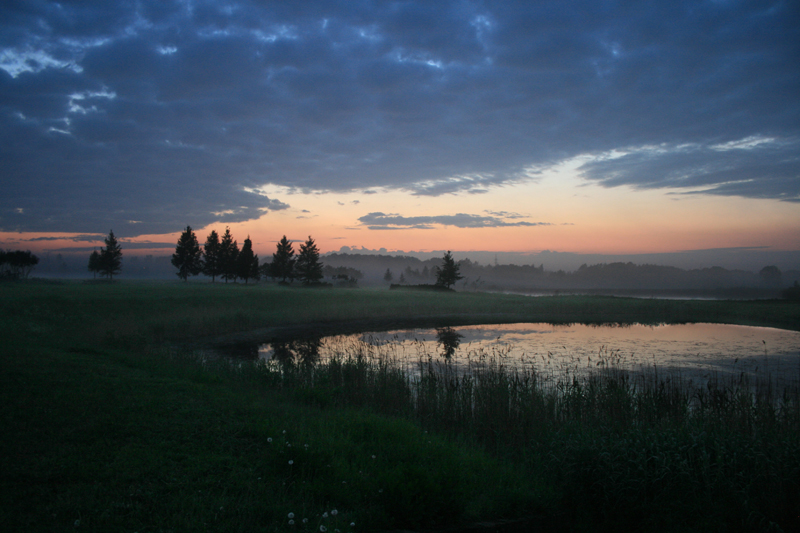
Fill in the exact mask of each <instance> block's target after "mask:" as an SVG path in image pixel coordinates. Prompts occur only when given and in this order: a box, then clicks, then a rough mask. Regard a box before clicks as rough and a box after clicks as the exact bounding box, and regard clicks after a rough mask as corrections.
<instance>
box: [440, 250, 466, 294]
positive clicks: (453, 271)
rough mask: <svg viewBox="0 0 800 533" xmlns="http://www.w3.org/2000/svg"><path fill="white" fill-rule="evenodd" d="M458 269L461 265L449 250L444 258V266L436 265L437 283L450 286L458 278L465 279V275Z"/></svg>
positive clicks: (441, 285)
mask: <svg viewBox="0 0 800 533" xmlns="http://www.w3.org/2000/svg"><path fill="white" fill-rule="evenodd" d="M458 270H459V266H458V265H457V264H456V262H455V261H454V260H453V255H452V254H451V253H450V251H448V252H447V253H446V254H444V258H442V266H441V267H436V285H437V286H438V287H446V288H450V287H451V286H452V285H455V283H456V282H457V281H458V280H460V279H464V276H462V275H460V274H459V272H458Z"/></svg>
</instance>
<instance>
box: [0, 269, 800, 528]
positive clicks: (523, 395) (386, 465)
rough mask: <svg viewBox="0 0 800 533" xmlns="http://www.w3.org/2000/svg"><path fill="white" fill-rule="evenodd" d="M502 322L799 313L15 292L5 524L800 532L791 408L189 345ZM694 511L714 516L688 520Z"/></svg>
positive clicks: (76, 289) (208, 293)
mask: <svg viewBox="0 0 800 533" xmlns="http://www.w3.org/2000/svg"><path fill="white" fill-rule="evenodd" d="M502 322H508V323H511V322H553V323H568V322H587V323H605V322H613V323H633V322H641V323H682V322H718V323H731V324H745V325H758V326H771V327H781V328H786V329H793V330H800V305H797V304H792V303H790V302H785V301H779V300H771V301H745V302H738V301H670V300H644V299H632V298H613V297H592V296H553V297H539V298H531V297H525V296H515V295H502V294H481V293H444V294H443V293H425V292H403V291H388V290H385V289H384V290H366V289H358V290H344V289H343V290H335V289H324V290H314V289H303V288H295V287H288V288H287V287H280V286H272V285H256V286H253V285H249V286H244V285H233V284H228V285H225V284H214V285H212V284H210V283H201V282H195V283H188V284H183V283H180V282H133V281H120V282H114V283H104V282H96V283H87V282H77V281H75V282H63V281H58V282H55V281H40V280H33V281H31V282H27V283H0V335H1V336H2V339H3V342H2V344H1V345H0V401H2V403H3V406H4V408H3V415H2V416H3V418H2V420H3V431H4V437H3V439H2V440H0V469H1V472H2V476H1V477H0V513H1V514H0V523H2V524H4V527H3V529H4V530H8V531H55V530H59V531H63V530H67V529H69V530H80V529H87V530H94V531H167V530H172V531H197V530H209V531H322V530H321V529H320V526H322V527H324V528H326V529H327V530H328V531H331V532H333V531H334V530H335V529H339V530H340V531H342V532H344V531H374V530H376V529H377V530H380V529H383V528H387V529H391V528H424V529H429V530H430V529H433V530H436V529H445V528H447V527H451V526H453V525H458V524H466V523H471V522H475V521H478V520H485V519H498V518H512V519H517V518H523V517H531V516H534V517H537V521H539V522H542V521H544V522H542V523H550V524H552V525H553V530H556V529H559V526H563V525H569V526H571V527H575V528H577V529H578V530H581V529H585V530H587V531H594V530H598V529H602V528H603V527H605V528H607V529H609V530H613V529H614V527H631V526H634V527H636V528H638V529H640V530H648V528H653V529H654V530H657V529H663V527H662V526H663V525H664V523H669V522H670V521H672V520H677V519H679V518H680V520H681V521H683V522H682V523H684V528H685V530H691V529H697V528H698V527H700V528H701V529H705V528H708V530H714V529H713V527H714V525H718V524H720V523H721V522H720V520H723V521H725V523H726V524H728V525H727V526H726V528H727V529H726V530H729V531H733V530H742V531H744V530H759V529H763V530H765V531H766V530H768V529H769V524H770V522H771V521H775V520H778V521H783V522H782V526H783V528H784V529H785V530H789V529H791V528H792V527H794V526H795V525H797V524H795V523H792V522H791V520H792V519H791V518H787V517H791V515H792V513H793V512H795V511H797V510H798V509H797V504H796V496H797V495H798V494H799V493H800V492H798V485H797V482H796V481H794V480H796V479H800V463H798V460H797V457H799V456H800V453H796V452H800V450H796V449H795V448H797V442H798V439H797V438H796V437H797V431H798V426H799V422H798V409H797V406H796V405H794V404H792V403H791V399H789V400H787V401H789V403H787V404H786V406H785V407H783V408H781V409H782V410H780V409H779V410H777V411H776V410H775V409H774V408H773V407H771V406H770V405H767V404H762V403H760V404H757V405H754V406H752V407H748V405H747V400H746V397H745V396H741V395H738V394H739V393H738V392H735V391H734V392H733V393H731V392H725V391H721V392H719V393H718V392H714V391H709V392H707V393H703V395H701V396H698V398H700V399H701V400H702V401H701V403H702V402H708V405H709V406H710V407H709V409H710V410H700V411H696V412H695V411H687V406H688V405H690V404H693V403H692V402H693V401H694V400H692V399H691V398H685V397H683V396H681V394H682V393H681V392H680V391H677V390H672V392H670V390H671V389H667V390H666V393H665V392H664V391H665V390H664V389H660V392H659V390H654V391H651V392H653V395H652V396H653V398H655V400H652V401H651V400H647V399H646V398H643V397H642V396H641V394H639V393H637V392H636V391H634V390H633V389H631V388H630V387H629V386H628V385H626V383H625V382H624V381H623V382H615V381H611V382H597V383H596V384H595V385H592V387H595V388H594V389H591V390H590V389H588V388H587V389H584V388H582V386H578V387H577V388H574V387H572V386H570V387H567V388H566V389H564V391H565V394H566V396H564V397H559V398H556V397H550V396H547V395H546V394H544V393H542V392H541V391H539V390H538V389H537V388H536V383H535V380H534V381H531V380H530V379H528V378H524V377H519V376H516V377H515V376H513V375H510V374H508V373H504V371H503V370H502V369H500V370H499V371H498V372H495V373H491V372H489V373H487V374H485V375H484V376H483V377H481V378H480V379H479V381H476V382H474V383H473V382H458V383H455V382H448V381H446V380H444V381H443V380H441V379H440V378H438V377H436V375H435V374H433V373H431V374H430V376H429V378H430V379H428V380H427V381H425V382H423V383H421V384H419V385H411V384H409V383H408V382H407V381H405V378H404V377H403V376H401V375H398V374H393V373H392V372H391V371H390V370H389V369H386V368H378V367H371V366H369V365H368V364H365V363H364V362H357V361H351V362H346V361H345V362H338V363H336V364H332V365H328V366H326V367H322V368H320V369H317V370H311V369H301V368H297V369H290V368H284V369H279V368H270V369H266V368H264V369H260V370H259V369H251V370H247V369H244V368H242V369H238V370H237V369H235V368H232V367H231V366H229V365H225V364H224V363H212V362H205V363H204V362H202V361H198V360H197V359H196V358H194V357H193V354H192V352H191V347H192V346H194V345H196V344H203V343H205V342H209V341H211V340H214V339H219V338H220V337H228V336H237V335H248V334H249V332H252V331H254V330H259V331H262V332H263V331H280V330H283V329H285V328H298V329H299V330H302V329H304V328H308V327H313V328H314V329H315V330H316V331H330V332H337V331H356V330H358V329H360V328H362V327H363V328H364V329H372V330H374V329H376V328H381V327H385V328H394V327H399V326H409V327H413V326H444V325H451V326H455V325H463V324H479V323H502ZM337 365H339V366H337ZM523 378H524V379H523ZM480 380H483V381H480ZM414 387H417V388H416V389H415V388H414ZM512 393H513V394H512ZM643 402H644V403H643ZM647 402H650V403H647ZM694 403H697V402H696V401H694ZM648 406H649V407H648ZM704 409H705V408H704ZM631 443H636V444H635V445H634V444H631ZM290 445H291V446H290ZM306 445H308V446H306ZM731 447H735V448H736V449H737V450H738V451H737V453H738V454H739V455H737V456H736V457H733V456H732V455H731V454H730V452H729V450H730V449H731ZM642 454H644V455H642ZM653 458H655V459H653ZM653 461H655V462H653ZM687 461H688V462H687ZM648 465H649V466H648ZM642 469H644V470H642ZM648 469H649V470H648ZM648 472H649V473H648ZM737 472H739V473H740V474H741V475H745V474H746V475H748V476H750V475H752V476H753V477H752V479H740V478H737V477H736V475H737V474H736V473H737ZM642 476H644V477H642ZM582 479H588V480H592V481H591V483H592V484H591V486H583V485H582V483H583V481H581V480H582ZM697 480H704V481H703V482H702V483H700V482H699V481H697ZM698 483H699V484H698ZM598 491H599V492H598ZM648 491H656V492H653V493H650V492H648ZM687 491H688V492H687ZM689 492H691V494H692V498H691V499H686V498H685V495H686V494H688V493H689ZM742 498H744V500H742ZM583 500H586V501H591V502H592V503H591V505H587V504H586V503H581V504H580V505H581V509H582V511H581V513H578V515H579V516H578V515H576V514H575V513H574V510H575V509H576V508H574V507H573V506H574V505H577V504H578V503H579V502H581V501H583ZM690 500H691V501H690ZM625 502H629V503H628V504H626V503H625ZM630 502H633V503H630ZM743 502H745V503H743ZM656 505H659V506H660V507H658V508H656V507H654V506H656ZM698 506H701V507H702V508H704V509H707V516H705V518H703V519H702V520H700V521H699V522H698V521H694V522H693V521H692V520H689V518H687V517H689V516H690V515H691V514H692V513H694V512H695V511H696V510H697V509H698V508H700V507H698ZM748 506H749V507H748ZM334 509H335V510H336V513H335V514H332V511H333V510H334ZM289 513H292V515H293V516H292V517H290V516H289ZM324 513H327V516H326V515H325V514H324ZM303 518H306V519H307V520H308V521H307V522H306V523H303V522H302V519H303ZM290 520H291V521H294V523H290ZM747 520H750V522H752V524H751V525H753V524H755V525H754V526H753V527H749V526H747V524H745V523H744V522H746V521H747ZM787 520H788V521H787ZM351 523H352V524H354V525H353V526H351V525H350V524H351ZM737 523H738V524H740V525H741V527H740V528H738V529H737V528H735V527H732V526H731V524H737ZM755 526H758V527H755ZM761 526H763V527H761ZM787 527H788V529H787ZM679 529H680V528H679Z"/></svg>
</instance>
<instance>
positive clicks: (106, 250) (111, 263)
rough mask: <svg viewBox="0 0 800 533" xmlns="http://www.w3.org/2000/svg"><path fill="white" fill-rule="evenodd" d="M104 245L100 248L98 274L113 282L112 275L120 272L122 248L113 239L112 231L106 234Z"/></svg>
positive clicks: (115, 239) (114, 238)
mask: <svg viewBox="0 0 800 533" xmlns="http://www.w3.org/2000/svg"><path fill="white" fill-rule="evenodd" d="M105 243H106V245H105V247H101V248H100V273H101V274H102V275H104V276H108V279H110V280H113V279H114V274H119V272H120V271H121V270H122V248H121V247H120V245H119V243H118V242H117V238H116V237H114V231H113V230H111V231H110V232H109V233H108V237H106V238H105ZM90 259H91V258H90Z"/></svg>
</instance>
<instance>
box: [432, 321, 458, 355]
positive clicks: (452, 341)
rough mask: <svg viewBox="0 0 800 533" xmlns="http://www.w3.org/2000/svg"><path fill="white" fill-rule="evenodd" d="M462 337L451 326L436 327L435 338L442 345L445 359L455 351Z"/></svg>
mask: <svg viewBox="0 0 800 533" xmlns="http://www.w3.org/2000/svg"><path fill="white" fill-rule="evenodd" d="M462 337H463V335H459V333H458V332H457V331H456V330H454V329H453V328H449V327H448V328H436V340H437V341H438V343H439V344H441V345H442V356H444V358H445V359H450V358H451V357H452V356H453V355H454V354H455V353H456V349H457V348H458V345H459V344H461V338H462Z"/></svg>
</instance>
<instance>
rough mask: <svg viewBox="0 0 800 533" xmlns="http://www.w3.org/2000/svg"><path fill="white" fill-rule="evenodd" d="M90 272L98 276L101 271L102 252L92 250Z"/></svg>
mask: <svg viewBox="0 0 800 533" xmlns="http://www.w3.org/2000/svg"><path fill="white" fill-rule="evenodd" d="M89 272H91V273H92V274H93V277H95V278H96V277H97V273H98V272H100V254H99V253H97V250H95V251H93V252H92V255H90V256H89Z"/></svg>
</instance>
